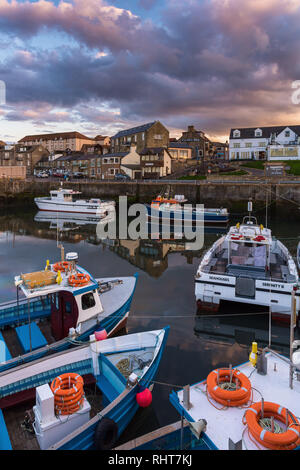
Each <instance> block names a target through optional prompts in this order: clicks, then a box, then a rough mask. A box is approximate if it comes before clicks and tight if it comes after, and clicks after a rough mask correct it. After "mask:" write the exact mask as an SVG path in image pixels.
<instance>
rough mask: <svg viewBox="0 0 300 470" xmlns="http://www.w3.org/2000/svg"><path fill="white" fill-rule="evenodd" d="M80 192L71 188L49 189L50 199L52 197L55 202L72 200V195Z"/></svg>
mask: <svg viewBox="0 0 300 470" xmlns="http://www.w3.org/2000/svg"><path fill="white" fill-rule="evenodd" d="M79 194H81V192H80V191H73V189H62V188H60V189H56V190H53V191H50V199H54V200H55V201H57V203H60V202H73V197H74V196H78V195H79Z"/></svg>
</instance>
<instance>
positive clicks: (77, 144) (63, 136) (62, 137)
mask: <svg viewBox="0 0 300 470" xmlns="http://www.w3.org/2000/svg"><path fill="white" fill-rule="evenodd" d="M19 143H20V144H23V145H42V146H43V147H44V148H46V149H47V150H48V151H49V152H50V153H52V152H55V151H64V150H70V151H72V152H76V151H79V150H81V148H82V146H83V145H84V144H87V145H91V144H95V143H97V142H95V140H94V139H91V138H90V137H87V136H86V135H83V134H80V132H60V133H57V134H38V135H27V136H26V137H23V139H21V140H19Z"/></svg>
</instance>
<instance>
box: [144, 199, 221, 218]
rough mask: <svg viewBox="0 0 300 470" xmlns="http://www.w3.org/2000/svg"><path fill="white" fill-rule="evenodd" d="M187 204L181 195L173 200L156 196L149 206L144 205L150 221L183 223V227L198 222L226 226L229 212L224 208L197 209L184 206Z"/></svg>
mask: <svg viewBox="0 0 300 470" xmlns="http://www.w3.org/2000/svg"><path fill="white" fill-rule="evenodd" d="M187 202H188V200H187V199H185V197H184V196H183V195H175V197H174V198H164V197H162V196H157V198H156V199H154V200H153V201H152V202H151V204H146V207H147V213H148V217H149V219H150V220H154V221H166V220H169V219H170V220H171V221H175V220H176V221H177V222H178V221H183V220H184V223H185V225H191V224H194V223H196V221H198V222H203V223H205V224H227V223H228V221H229V212H228V210H227V209H226V208H217V209H209V208H197V207H192V206H191V205H186V203H187Z"/></svg>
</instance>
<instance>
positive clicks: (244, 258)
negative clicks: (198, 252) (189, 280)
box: [203, 245, 293, 282]
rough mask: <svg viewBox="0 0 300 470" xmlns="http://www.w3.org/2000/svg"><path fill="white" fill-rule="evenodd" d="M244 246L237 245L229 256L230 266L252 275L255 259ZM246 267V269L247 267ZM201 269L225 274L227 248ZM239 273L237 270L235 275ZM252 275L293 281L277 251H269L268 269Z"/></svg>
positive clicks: (226, 270)
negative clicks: (239, 267)
mask: <svg viewBox="0 0 300 470" xmlns="http://www.w3.org/2000/svg"><path fill="white" fill-rule="evenodd" d="M245 248H247V247H244V246H241V245H240V246H238V249H237V250H236V252H235V253H234V256H232V257H231V261H232V264H231V265H230V266H233V267H236V268H238V266H241V267H242V268H243V270H244V272H243V273H241V274H244V275H249V276H250V277H251V274H252V275H253V271H254V270H255V268H256V266H255V261H254V258H253V257H249V256H248V254H247V250H245ZM247 268H248V269H247ZM203 271H204V272H206V273H214V274H227V273H228V250H227V249H225V248H223V249H222V250H221V251H220V252H219V253H215V255H214V256H213V257H212V258H211V260H210V261H209V263H208V265H207V266H205V267H204V268H203ZM238 274H240V273H238V272H237V275H238ZM253 277H262V278H264V279H272V280H274V281H275V280H276V281H281V282H293V281H291V280H290V278H291V277H292V276H290V275H289V272H288V267H287V262H286V261H285V260H284V259H283V258H282V257H281V256H280V255H279V254H277V253H271V263H270V271H265V270H264V271H263V272H260V273H259V274H258V275H257V276H255V275H253Z"/></svg>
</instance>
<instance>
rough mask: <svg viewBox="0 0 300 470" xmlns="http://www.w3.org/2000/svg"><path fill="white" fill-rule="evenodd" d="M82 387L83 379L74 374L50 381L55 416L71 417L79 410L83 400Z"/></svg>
mask: <svg viewBox="0 0 300 470" xmlns="http://www.w3.org/2000/svg"><path fill="white" fill-rule="evenodd" d="M83 385H84V381H83V378H82V377H81V376H80V375H78V374H76V373H67V374H62V375H59V376H58V377H56V379H54V380H53V381H52V383H51V390H52V393H53V395H54V410H55V413H56V414H58V415H71V414H73V413H76V412H77V411H78V410H80V408H81V406H82V404H83V400H84V390H83Z"/></svg>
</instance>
